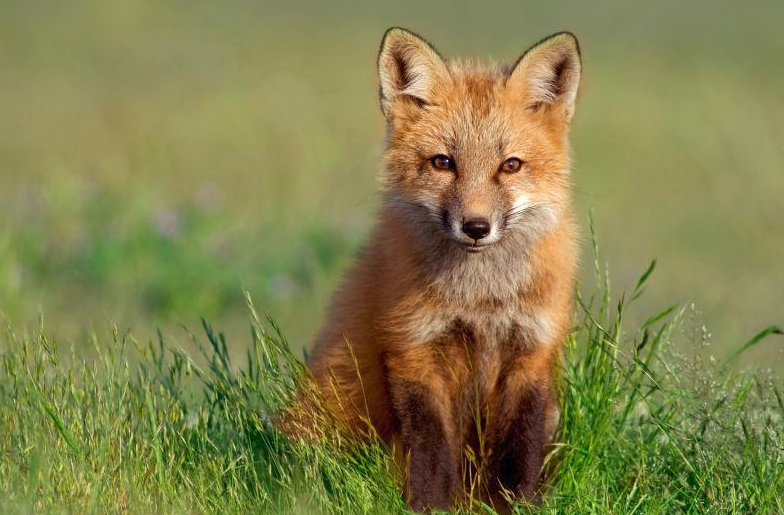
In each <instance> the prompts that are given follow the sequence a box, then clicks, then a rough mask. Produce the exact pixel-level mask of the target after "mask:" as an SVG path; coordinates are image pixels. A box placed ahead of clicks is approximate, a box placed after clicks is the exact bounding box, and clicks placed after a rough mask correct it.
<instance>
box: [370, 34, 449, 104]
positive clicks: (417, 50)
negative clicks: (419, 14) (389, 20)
mask: <svg viewBox="0 0 784 515" xmlns="http://www.w3.org/2000/svg"><path fill="white" fill-rule="evenodd" d="M378 76H379V81H380V91H379V96H380V99H381V110H382V111H383V112H384V116H385V117H386V118H387V119H389V118H390V108H391V106H392V104H393V103H394V102H395V101H396V100H397V99H399V98H409V99H413V100H414V101H416V102H418V103H424V104H427V103H429V102H430V101H431V100H432V98H433V93H434V91H435V88H436V86H437V84H438V83H439V81H441V80H444V79H445V78H447V77H449V71H448V70H447V67H446V64H445V63H444V60H443V59H442V58H441V56H440V55H439V54H438V52H436V50H435V49H434V48H433V47H432V46H431V45H430V44H429V43H428V42H427V41H425V40H424V39H422V38H420V37H419V36H417V35H416V34H414V33H413V32H409V31H408V30H405V29H401V28H399V27H392V28H391V29H389V30H387V31H386V33H385V34H384V38H383V39H382V40H381V50H380V51H379V54H378Z"/></svg>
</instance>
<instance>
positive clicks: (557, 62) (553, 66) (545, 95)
mask: <svg viewBox="0 0 784 515" xmlns="http://www.w3.org/2000/svg"><path fill="white" fill-rule="evenodd" d="M580 70H581V62H580V45H579V43H578V42H577V38H576V37H575V36H574V34H572V33H570V32H559V33H557V34H553V35H552V36H549V37H547V38H545V39H543V40H542V41H540V42H539V43H537V44H535V45H534V46H532V47H531V48H529V49H528V50H527V51H526V52H525V53H524V54H523V55H522V57H520V59H519V60H518V61H517V63H516V64H515V65H514V66H513V67H512V71H511V72H510V73H509V76H508V78H507V81H506V85H507V88H509V89H510V91H511V92H512V94H513V95H515V96H516V97H518V98H522V100H523V102H524V103H525V105H526V107H528V108H532V109H537V108H539V107H546V108H548V109H550V110H552V111H554V112H555V113H557V114H558V115H560V116H561V117H563V119H564V121H566V122H567V123H569V122H570V121H571V119H572V115H573V114H574V105H575V100H576V99H577V90H578V89H579V86H580Z"/></svg>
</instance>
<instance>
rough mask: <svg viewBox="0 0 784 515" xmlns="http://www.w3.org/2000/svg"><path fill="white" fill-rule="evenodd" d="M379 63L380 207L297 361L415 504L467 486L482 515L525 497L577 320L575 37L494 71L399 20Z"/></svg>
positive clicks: (535, 487) (559, 38)
mask: <svg viewBox="0 0 784 515" xmlns="http://www.w3.org/2000/svg"><path fill="white" fill-rule="evenodd" d="M377 67H378V79H379V100H380V104H381V111H382V113H383V116H384V120H385V123H386V142H385V150H384V164H383V167H382V170H381V174H380V183H381V188H380V189H381V195H380V207H379V209H378V213H377V218H376V220H375V225H374V228H373V229H372V232H371V235H370V237H369V241H367V243H366V244H365V245H364V246H363V247H362V249H361V250H360V252H359V254H358V256H357V258H356V260H355V262H354V263H353V265H352V266H351V268H350V269H349V271H348V272H347V274H346V275H345V276H344V278H343V282H342V283H341V285H340V286H339V287H338V289H337V291H336V293H335V294H334V296H333V299H332V301H331V304H330V306H329V308H328V310H327V314H326V319H325V321H324V323H323V327H322V328H321V330H320V331H319V333H318V334H317V336H316V339H315V343H314V346H313V348H312V350H311V353H310V356H309V358H308V361H307V365H308V368H309V370H310V372H311V374H312V376H313V378H314V379H315V383H316V384H317V386H318V389H319V390H320V391H321V393H322V394H323V398H324V399H325V401H326V404H327V405H328V406H329V408H330V410H332V411H333V412H334V413H336V415H337V417H338V418H339V419H340V420H341V421H343V422H344V423H345V425H346V426H347V427H349V428H351V430H352V431H353V432H355V433H356V434H359V435H370V434H373V435H377V436H378V437H380V438H381V439H382V440H383V441H385V442H388V443H389V444H390V445H391V446H393V447H394V446H396V447H397V449H400V450H401V451H402V452H401V453H400V454H401V455H402V458H401V459H402V461H403V462H404V464H405V480H404V485H405V486H404V489H405V491H404V495H405V499H406V502H407V504H408V506H409V507H410V508H411V509H413V510H415V511H420V512H423V511H429V510H434V509H448V508H450V507H454V506H456V505H457V504H459V503H460V502H463V501H464V500H465V499H466V496H467V495H469V491H470V490H471V487H470V485H469V482H470V481H474V483H472V484H476V483H475V480H476V478H477V477H478V476H481V478H480V483H479V484H480V488H479V489H478V490H477V491H480V492H481V497H482V498H483V499H486V500H488V501H489V502H491V503H493V504H494V505H506V506H507V507H508V503H509V502H510V499H523V500H535V499H536V498H537V496H538V495H539V491H540V489H541V476H542V469H543V464H544V459H545V456H546V453H547V449H548V448H549V445H550V444H551V443H552V439H553V436H554V433H555V431H556V430H557V424H558V418H559V411H558V399H557V389H558V384H557V367H558V363H559V359H560V358H561V356H562V354H563V350H562V349H563V345H564V341H565V339H566V338H567V337H568V333H569V331H570V327H571V323H572V319H573V303H574V288H575V270H576V265H577V247H578V245H577V243H576V242H577V237H576V222H575V217H574V214H573V207H572V201H571V165H570V146H569V129H570V126H571V121H572V117H573V114H574V110H575V103H576V99H577V93H578V90H579V86H580V75H581V67H582V63H581V54H580V47H579V44H578V41H577V38H576V37H575V36H574V35H573V34H571V33H569V32H560V33H556V34H553V35H551V36H549V37H547V38H545V39H543V40H541V41H540V42H539V43H537V44H535V45H533V46H532V47H531V48H529V49H528V50H527V51H525V52H524V53H523V54H522V55H521V56H520V57H519V59H517V60H516V61H515V62H513V63H512V64H511V65H500V64H497V63H494V62H490V63H483V62H477V61H471V60H447V59H445V58H443V57H442V55H441V54H440V53H439V52H438V51H437V50H436V49H435V48H434V47H433V46H432V45H431V44H430V43H428V42H427V41H426V40H425V39H423V38H422V37H420V36H418V35H416V34H415V33H413V32H411V31H409V30H406V29H403V28H399V27H393V28H391V29H389V30H387V31H386V33H385V34H384V36H383V39H382V42H381V47H380V50H379V54H378V61H377ZM479 471H481V474H479ZM469 477H470V478H473V479H471V480H470V481H469V479H467V478H469Z"/></svg>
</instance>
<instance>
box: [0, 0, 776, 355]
mask: <svg viewBox="0 0 784 515" xmlns="http://www.w3.org/2000/svg"><path fill="white" fill-rule="evenodd" d="M782 22H784V3H782V2H779V1H772V0H771V1H762V0H758V1H751V2H737V1H724V0H722V1H711V2H707V1H706V2H679V1H663V2H626V1H621V0H615V1H608V2H579V1H573V2H547V3H545V2H511V1H504V2H497V3H482V2H453V1H449V2H446V1H445V2H415V1H395V2H383V3H380V2H375V1H359V0H357V1H354V2H316V1H310V2H285V3H284V2H280V3H278V4H274V3H270V2H264V3H255V2H250V1H239V0H227V1H223V2H212V1H206V0H189V1H179V2H178V1H166V2H164V1H158V2H155V1H151V0H150V1H134V2H120V1H103V0H86V1H69V2H46V1H42V0H41V1H38V0H34V1H14V0H11V1H3V2H2V3H0V310H2V312H3V313H4V314H5V315H6V316H7V318H8V319H9V320H10V321H11V324H12V325H14V326H15V327H23V326H31V325H34V324H36V323H37V319H38V316H39V314H40V313H43V314H44V317H45V320H46V322H45V324H46V327H47V329H48V331H50V332H52V333H54V334H56V335H59V337H60V338H62V339H66V340H72V341H76V342H79V341H82V340H83V339H84V336H85V334H86V332H88V331H90V330H91V329H92V328H105V327H107V325H108V323H109V322H114V323H116V324H117V325H118V326H119V328H120V329H121V330H123V331H124V330H131V331H132V332H133V333H134V334H136V335H137V336H139V337H140V338H147V337H150V336H151V335H154V332H155V329H156V328H157V327H161V328H162V329H164V330H165V331H167V332H169V333H174V334H179V333H178V331H181V330H180V329H178V328H179V327H180V325H181V324H184V325H186V326H188V327H191V328H194V329H197V328H198V323H199V322H198V320H199V316H202V315H203V316H205V317H207V318H209V319H210V320H211V321H213V322H214V323H215V324H216V325H217V326H218V327H220V328H221V329H223V330H224V331H226V333H227V334H228V335H229V341H230V342H233V345H235V346H242V345H245V342H247V341H248V338H247V335H248V324H247V312H246V309H245V306H244V300H243V296H242V290H243V288H245V289H248V290H249V291H250V292H251V293H252V295H253V297H254V299H255V302H256V304H257V306H259V307H261V308H263V309H264V310H266V311H267V312H269V313H270V314H272V315H273V316H274V317H275V318H276V319H277V320H278V322H279V323H280V324H281V326H282V327H283V329H284V331H285V332H286V334H287V335H288V336H289V338H290V340H291V341H292V343H293V344H294V346H295V347H303V346H305V345H307V343H308V341H309V339H310V337H311V335H312V333H313V331H314V330H315V328H316V326H317V324H318V323H319V321H320V319H321V314H322V310H323V307H324V306H325V304H326V302H327V300H328V296H329V293H330V291H331V290H332V288H333V287H334V285H335V283H336V281H337V279H338V278H339V275H340V271H341V269H342V268H344V267H345V265H346V264H347V263H349V262H350V259H351V256H352V255H353V254H354V252H355V250H356V248H357V247H358V245H359V244H360V242H361V241H362V239H363V236H364V235H365V234H366V233H367V232H368V229H369V227H370V225H371V223H372V220H373V213H374V209H375V207H376V205H377V196H376V193H375V191H376V182H375V174H376V172H377V170H378V167H379V162H380V160H379V158H380V154H381V141H382V138H383V134H384V127H383V123H382V118H381V115H380V112H379V109H378V106H377V95H376V77H375V57H376V52H377V46H378V43H379V40H380V38H381V35H382V33H383V31H384V29H385V28H386V27H388V26H391V25H401V26H405V27H409V28H411V29H413V30H415V31H417V32H419V33H421V34H423V35H425V36H427V37H428V38H429V39H430V40H431V41H433V42H434V44H435V45H436V46H437V47H438V48H439V49H440V50H441V51H442V53H444V54H446V55H449V56H454V55H460V56H476V57H481V58H495V59H501V60H512V59H514V58H516V57H517V56H518V55H519V54H520V53H521V52H522V51H524V50H525V49H526V48H527V46H528V45H530V44H531V43H533V42H534V41H536V40H538V39H539V38H541V37H543V36H545V35H547V34H549V33H551V32H554V31H556V30H563V29H568V30H571V31H573V32H575V33H576V34H577V35H578V36H579V38H580V40H581V43H582V46H583V54H584V70H585V75H584V88H583V93H582V98H581V103H580V105H579V108H578V113H577V117H576V120H575V124H574V128H573V133H572V136H573V146H574V150H575V156H576V161H575V181H576V200H577V202H578V205H579V210H580V213H581V214H583V215H584V220H585V221H586V223H585V224H584V227H585V231H584V233H585V234H586V235H587V233H588V230H587V218H588V212H589V209H590V208H593V210H594V213H595V221H596V227H597V231H598V235H599V240H600V245H601V250H602V260H605V261H607V263H608V266H609V270H610V273H611V277H612V278H613V283H614V285H615V289H616V290H617V291H621V290H623V289H624V288H626V289H629V288H631V287H632V286H633V285H634V282H635V281H636V278H637V277H638V276H639V274H640V273H641V272H642V271H643V270H644V269H645V267H646V266H647V265H648V263H649V261H650V260H651V259H652V258H657V259H658V260H659V267H658V269H657V271H656V273H655V274H654V277H653V279H652V284H651V287H650V288H649V290H648V292H647V293H646V295H645V297H643V299H641V301H640V303H639V304H637V306H636V308H635V316H637V317H638V318H643V317H645V316H646V315H649V314H651V312H652V311H653V310H656V309H658V308H661V307H663V306H666V305H668V304H672V303H676V302H677V303H682V304H685V305H691V303H694V304H695V305H696V310H689V312H688V314H687V319H689V320H690V322H689V323H690V324H692V326H695V327H697V328H698V329H699V326H700V324H701V320H704V323H705V324H706V325H707V327H708V328H709V331H710V333H712V334H713V337H712V338H711V339H710V340H711V341H712V342H714V343H713V347H712V350H711V352H715V353H716V354H717V355H725V354H726V352H727V350H728V349H729V348H731V347H733V346H737V345H738V344H740V343H743V342H744V341H745V340H747V339H748V338H749V337H750V336H751V335H752V334H754V333H755V332H756V331H757V330H759V329H761V328H762V327H764V326H766V325H768V324H770V323H781V322H784V266H782V256H784V200H783V198H782V197H783V196H784V30H782ZM587 241H588V239H587V238H586V242H587ZM585 249H586V252H585V254H584V256H585V262H586V266H585V267H584V268H585V274H584V277H585V278H586V282H591V281H592V279H591V271H592V263H591V258H590V254H589V250H588V249H589V245H587V244H586V246H585ZM587 289H588V290H590V287H587ZM695 313H696V314H695ZM700 313H701V315H700ZM684 330H688V329H684ZM781 348H782V345H781V342H780V341H773V340H771V341H770V342H767V343H766V344H764V345H763V346H759V348H756V349H754V351H753V352H752V353H750V354H749V355H748V356H746V362H747V363H750V364H755V365H762V366H770V365H775V364H776V363H777V362H778V361H780V358H781V357H782V351H781Z"/></svg>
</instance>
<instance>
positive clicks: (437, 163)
mask: <svg viewBox="0 0 784 515" xmlns="http://www.w3.org/2000/svg"><path fill="white" fill-rule="evenodd" d="M430 163H431V164H432V165H433V167H434V168H436V169H438V170H454V169H455V162H454V161H453V160H452V158H451V157H448V156H445V155H443V154H438V155H437V156H433V157H431V158H430Z"/></svg>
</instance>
